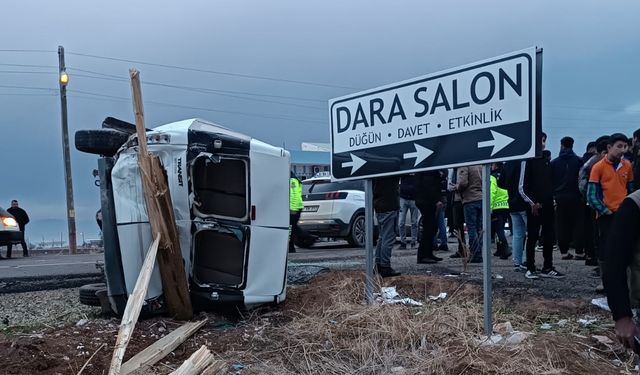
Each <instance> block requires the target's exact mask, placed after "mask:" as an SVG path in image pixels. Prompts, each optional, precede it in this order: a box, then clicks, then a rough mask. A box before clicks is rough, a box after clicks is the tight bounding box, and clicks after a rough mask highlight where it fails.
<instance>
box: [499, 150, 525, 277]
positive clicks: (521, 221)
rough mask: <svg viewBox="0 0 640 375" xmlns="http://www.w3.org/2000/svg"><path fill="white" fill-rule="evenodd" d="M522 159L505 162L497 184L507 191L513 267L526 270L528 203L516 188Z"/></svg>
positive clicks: (517, 269) (516, 269) (518, 270)
mask: <svg viewBox="0 0 640 375" xmlns="http://www.w3.org/2000/svg"><path fill="white" fill-rule="evenodd" d="M524 163H525V162H524V161H520V160H512V161H508V162H506V163H505V165H504V168H503V169H502V173H501V174H500V177H499V178H498V186H499V187H501V188H502V189H506V190H507V192H508V193H509V215H510V216H511V226H512V233H513V240H512V243H511V248H512V254H513V267H514V269H515V271H517V272H520V271H526V270H527V266H526V261H527V258H526V253H525V252H524V246H525V240H526V238H527V210H528V209H529V205H528V204H527V203H526V202H525V201H524V199H522V196H520V191H519V190H518V187H519V183H520V171H521V169H522V164H524Z"/></svg>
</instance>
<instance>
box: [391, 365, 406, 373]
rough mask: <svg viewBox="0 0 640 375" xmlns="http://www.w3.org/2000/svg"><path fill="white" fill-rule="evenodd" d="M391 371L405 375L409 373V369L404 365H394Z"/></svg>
mask: <svg viewBox="0 0 640 375" xmlns="http://www.w3.org/2000/svg"><path fill="white" fill-rule="evenodd" d="M391 373H392V374H397V375H405V374H406V373H407V370H405V368H404V367H402V366H398V367H392V368H391Z"/></svg>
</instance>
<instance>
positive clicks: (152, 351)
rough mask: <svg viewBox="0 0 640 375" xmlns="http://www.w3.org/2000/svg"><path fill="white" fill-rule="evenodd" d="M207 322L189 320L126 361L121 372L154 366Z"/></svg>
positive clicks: (123, 374)
mask: <svg viewBox="0 0 640 375" xmlns="http://www.w3.org/2000/svg"><path fill="white" fill-rule="evenodd" d="M206 322H207V319H204V320H201V321H199V322H189V323H185V324H184V325H182V326H181V327H179V328H177V329H175V330H174V331H173V332H171V333H170V334H168V335H166V336H164V337H163V338H161V339H160V340H158V341H156V342H155V343H153V344H152V345H151V346H149V347H147V348H146V349H144V350H143V351H141V352H140V353H138V354H136V355H135V356H133V357H132V358H131V359H130V360H128V361H127V362H126V363H124V364H123V365H122V368H121V370H120V374H121V375H126V374H129V373H131V372H133V371H135V370H138V369H141V368H147V367H149V366H153V365H154V364H156V363H157V362H158V361H160V360H162V359H163V358H164V357H166V356H167V355H168V354H169V353H171V352H172V351H174V350H175V349H176V348H177V347H178V346H179V345H180V344H182V343H183V342H184V341H185V340H186V339H188V338H189V337H191V335H193V334H194V333H195V332H196V331H197V330H199V329H200V328H201V327H202V326H204V325H205V323H206ZM160 328H162V327H160Z"/></svg>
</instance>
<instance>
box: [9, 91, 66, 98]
mask: <svg viewBox="0 0 640 375" xmlns="http://www.w3.org/2000/svg"><path fill="white" fill-rule="evenodd" d="M0 95H2V96H51V97H57V96H58V95H57V94H56V93H55V92H52V93H51V94H35V93H29V94H25V93H8V92H0Z"/></svg>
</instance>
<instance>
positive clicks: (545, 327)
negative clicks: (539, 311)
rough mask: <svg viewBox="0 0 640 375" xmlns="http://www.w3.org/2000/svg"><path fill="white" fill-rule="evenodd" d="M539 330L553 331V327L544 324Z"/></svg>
mask: <svg viewBox="0 0 640 375" xmlns="http://www.w3.org/2000/svg"><path fill="white" fill-rule="evenodd" d="M540 329H544V330H545V331H546V330H550V329H553V326H552V325H551V324H549V323H544V324H542V325H541V326H540Z"/></svg>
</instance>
